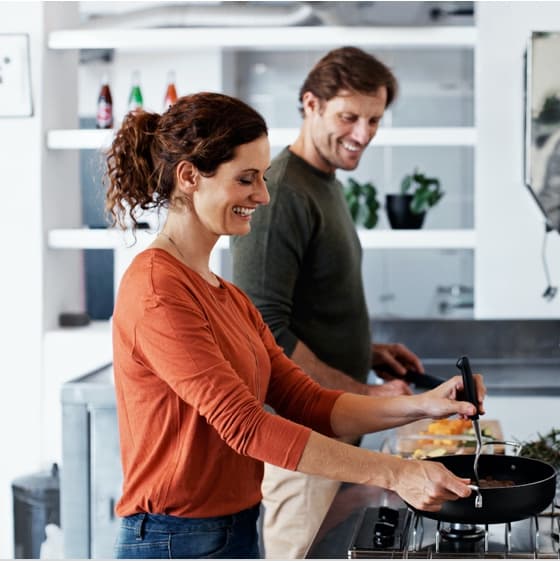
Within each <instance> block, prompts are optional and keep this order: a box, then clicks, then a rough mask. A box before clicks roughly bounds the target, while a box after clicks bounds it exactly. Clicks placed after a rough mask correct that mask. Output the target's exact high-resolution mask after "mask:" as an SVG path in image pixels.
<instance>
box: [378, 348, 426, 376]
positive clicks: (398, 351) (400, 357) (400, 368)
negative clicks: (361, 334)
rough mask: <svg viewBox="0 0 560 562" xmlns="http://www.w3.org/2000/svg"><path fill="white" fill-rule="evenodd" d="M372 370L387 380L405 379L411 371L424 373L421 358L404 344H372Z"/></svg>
mask: <svg viewBox="0 0 560 562" xmlns="http://www.w3.org/2000/svg"><path fill="white" fill-rule="evenodd" d="M371 368H372V369H373V370H374V371H375V372H376V374H377V376H379V377H381V378H382V379H386V380H390V379H393V378H394V377H403V376H404V375H405V374H406V372H407V371H408V370H409V369H411V370H413V371H418V372H419V373H423V372H424V367H423V365H422V362H421V361H420V359H419V357H418V356H417V355H415V354H414V353H412V351H410V349H408V348H407V347H406V346H405V345H403V344H402V343H374V344H372V358H371Z"/></svg>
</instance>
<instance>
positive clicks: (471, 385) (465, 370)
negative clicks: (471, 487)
mask: <svg viewBox="0 0 560 562" xmlns="http://www.w3.org/2000/svg"><path fill="white" fill-rule="evenodd" d="M457 367H458V368H459V370H460V371H461V374H462V375H463V392H464V393H465V399H466V400H467V402H470V403H471V404H473V405H474V407H475V408H476V413H475V414H474V415H472V416H469V418H470V419H471V420H472V424H473V428H474V434H475V436H476V451H475V455H474V466H473V470H474V478H475V480H476V485H477V487H478V488H480V479H479V477H478V459H479V458H480V452H481V450H482V433H481V432H480V424H479V421H478V417H479V416H478V412H479V408H480V404H479V403H478V397H477V394H476V383H475V380H474V377H473V374H472V370H471V364H470V362H469V358H468V357H466V356H465V355H463V356H462V357H460V358H459V360H458V361H457ZM478 502H480V504H481V505H476V504H477V503H478ZM475 505H476V507H481V506H482V496H480V494H477V498H476V503H475Z"/></svg>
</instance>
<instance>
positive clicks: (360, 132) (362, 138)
mask: <svg viewBox="0 0 560 562" xmlns="http://www.w3.org/2000/svg"><path fill="white" fill-rule="evenodd" d="M374 134H375V128H374V127H372V126H371V125H370V124H369V123H368V122H367V121H358V122H357V123H356V124H355V125H354V128H353V130H352V136H353V137H354V139H355V140H356V141H357V142H359V143H360V144H361V145H363V146H365V145H367V144H368V143H369V141H370V140H371V139H372V137H373V135H374Z"/></svg>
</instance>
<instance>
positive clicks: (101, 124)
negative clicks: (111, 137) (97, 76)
mask: <svg viewBox="0 0 560 562" xmlns="http://www.w3.org/2000/svg"><path fill="white" fill-rule="evenodd" d="M95 126H96V127H97V128H98V129H110V128H111V127H112V126H113V98H112V97H111V89H110V88H109V77H108V76H107V74H104V75H103V78H102V79H101V90H100V91H99V97H98V98H97V114H96V117H95Z"/></svg>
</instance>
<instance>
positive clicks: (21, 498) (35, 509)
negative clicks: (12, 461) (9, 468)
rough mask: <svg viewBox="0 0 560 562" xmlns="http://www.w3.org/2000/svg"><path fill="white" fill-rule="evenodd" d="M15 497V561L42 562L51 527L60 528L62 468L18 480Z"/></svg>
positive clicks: (14, 486) (14, 489) (56, 467)
mask: <svg viewBox="0 0 560 562" xmlns="http://www.w3.org/2000/svg"><path fill="white" fill-rule="evenodd" d="M12 492H13V496H14V557H15V558H39V556H40V551H41V544H42V543H43V542H44V541H45V539H46V535H45V527H46V526H47V525H48V524H49V523H53V524H55V525H58V526H60V483H59V477H58V466H57V465H56V464H53V465H52V468H51V470H50V471H45V472H37V473H35V474H30V475H28V476H22V477H20V478H16V479H15V480H14V481H13V482H12Z"/></svg>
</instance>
